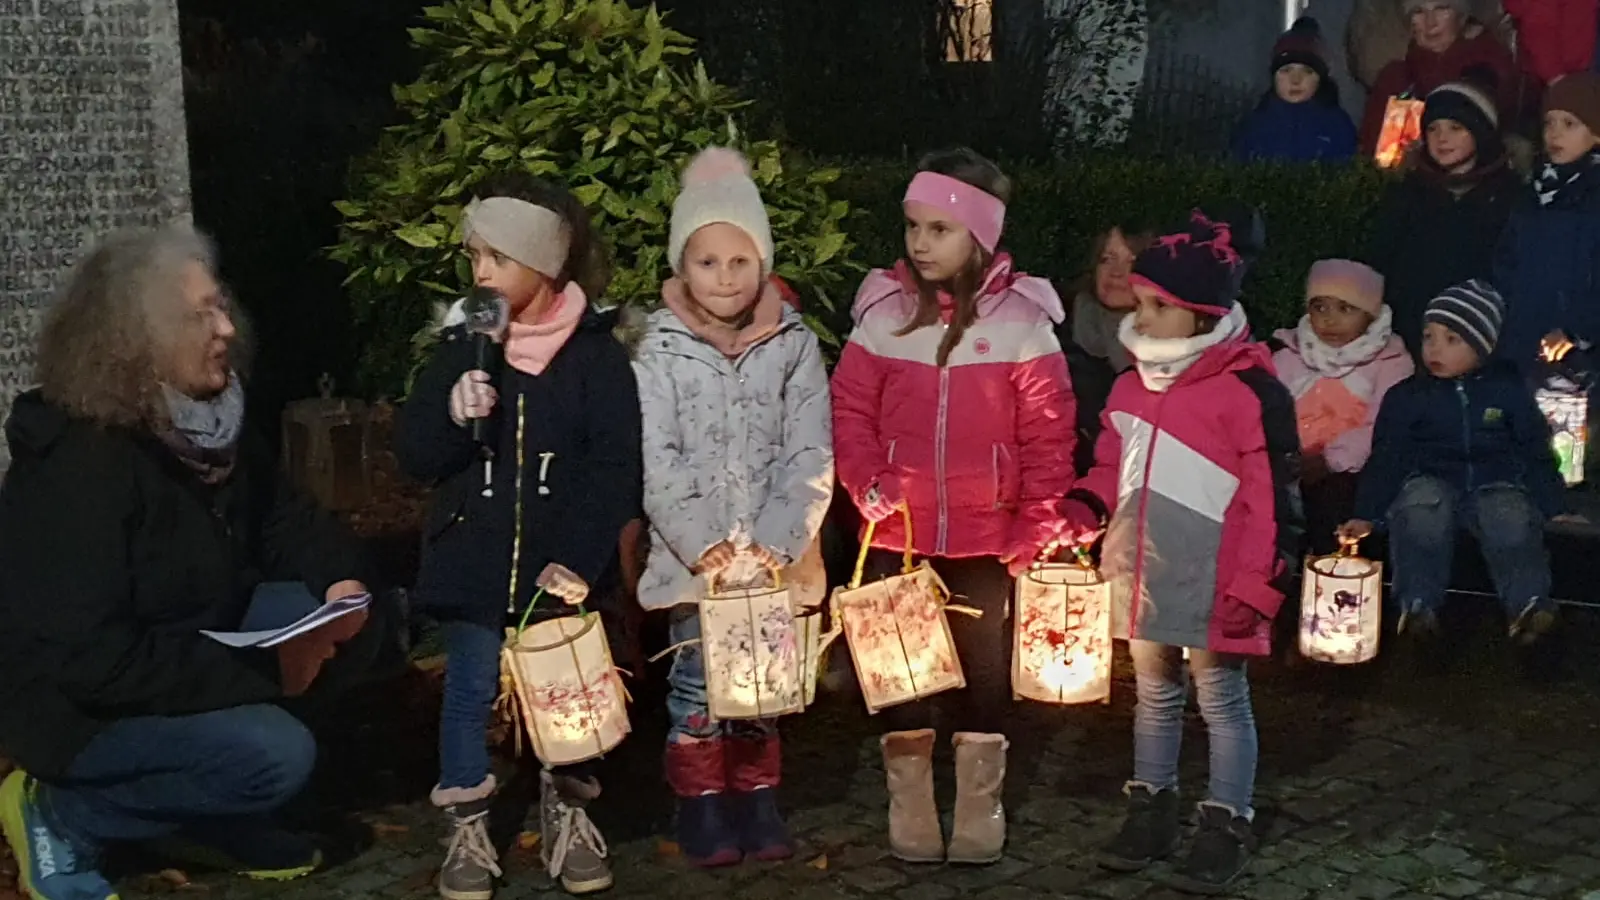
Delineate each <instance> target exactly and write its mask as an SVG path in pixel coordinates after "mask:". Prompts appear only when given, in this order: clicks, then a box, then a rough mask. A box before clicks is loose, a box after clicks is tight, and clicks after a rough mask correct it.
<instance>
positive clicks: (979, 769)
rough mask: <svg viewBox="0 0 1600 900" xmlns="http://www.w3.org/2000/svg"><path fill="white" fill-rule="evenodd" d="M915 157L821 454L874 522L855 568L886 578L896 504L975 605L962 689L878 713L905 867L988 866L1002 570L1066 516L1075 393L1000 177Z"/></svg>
mask: <svg viewBox="0 0 1600 900" xmlns="http://www.w3.org/2000/svg"><path fill="white" fill-rule="evenodd" d="M918 168H919V170H920V171H918V173H917V175H916V177H915V178H913V179H912V181H911V186H910V187H909V188H908V189H907V191H906V195H905V202H904V209H905V215H906V231H905V242H906V258H905V259H904V260H902V261H900V262H899V263H897V264H896V265H895V267H894V268H893V269H892V270H883V269H878V270H875V271H873V272H872V273H871V274H869V275H868V276H867V279H866V281H865V282H863V283H862V285H861V290H860V291H859V292H858V293H857V295H856V301H855V308H854V313H855V321H856V326H855V329H854V331H852V332H851V334H850V341H849V343H847V344H846V345H845V348H844V352H843V354H842V355H841V356H840V358H839V365H838V367H837V368H836V369H835V370H834V375H833V428H834V449H835V452H836V453H837V455H838V461H839V480H840V482H841V483H842V484H843V485H844V487H845V489H846V490H848V491H849V492H850V497H851V499H853V500H854V501H855V503H856V506H857V507H858V508H859V509H860V510H861V513H862V515H863V517H865V518H866V519H868V520H869V521H873V522H877V523H878V526H877V529H876V531H875V533H874V537H873V542H872V546H873V547H874V548H875V549H874V550H873V552H872V555H871V557H870V558H869V560H868V564H869V567H870V568H869V571H871V572H872V573H874V574H875V575H884V574H889V573H892V572H898V571H899V568H900V564H901V563H900V554H901V550H902V549H904V548H905V546H906V544H907V542H908V540H909V539H910V536H909V535H907V534H906V530H905V526H904V525H903V523H902V521H901V515H900V512H899V510H900V509H902V508H905V509H908V510H909V511H910V516H911V520H912V523H913V530H914V533H915V544H914V546H913V548H912V549H913V550H915V552H916V553H917V554H918V555H920V556H924V557H929V558H931V562H932V565H933V568H934V570H935V571H937V572H938V573H939V576H940V577H941V578H943V579H944V582H945V584H946V585H947V586H948V587H949V589H950V591H951V592H952V593H954V594H957V595H960V596H961V597H962V598H963V602H964V603H966V604H968V605H971V606H974V607H977V608H978V609H980V610H982V611H983V616H982V618H976V619H974V618H969V617H967V616H951V617H950V631H951V633H952V635H953V636H954V639H955V644H956V649H957V652H958V653H959V654H960V658H961V664H962V668H963V670H964V672H965V674H966V678H967V687H966V688H965V689H964V690H961V691H952V692H948V693H945V694H941V695H939V696H937V697H934V698H930V699H929V700H925V701H918V702H914V703H908V704H905V705H902V706H897V707H893V708H891V709H888V710H885V711H884V713H883V718H884V720H885V724H886V725H887V726H888V731H889V733H888V734H885V735H884V737H883V755H884V767H885V769H886V771H887V773H888V785H889V794H890V799H889V845H890V849H891V851H892V852H893V853H894V854H895V856H897V857H899V858H901V859H904V860H908V861H911V862H939V861H942V860H945V859H946V858H948V859H949V860H950V861H951V862H964V863H986V862H993V861H996V860H998V859H999V858H1000V856H1001V853H1002V851H1003V848H1004V845H1005V817H1004V812H1003V810H1002V808H1001V804H1000V791H1001V787H1002V786H1003V783H1004V779H1005V765H1006V748H1007V742H1006V738H1005V736H1004V733H1003V732H1004V726H1005V721H1006V710H1007V708H1008V707H1009V706H1010V701H1011V667H1010V656H1009V654H1010V649H1011V626H1010V617H1009V615H1008V614H1007V610H1008V607H1009V605H1010V599H1011V588H1012V581H1011V573H1013V572H1018V571H1021V570H1022V569H1025V568H1026V567H1027V566H1029V565H1030V564H1031V563H1032V562H1033V561H1034V560H1035V558H1037V557H1038V555H1039V553H1040V552H1041V550H1042V549H1043V548H1045V547H1046V546H1047V545H1050V544H1051V543H1052V542H1053V541H1054V540H1055V539H1056V538H1057V537H1058V536H1059V535H1060V534H1061V530H1062V528H1063V526H1064V524H1065V523H1063V522H1062V521H1061V519H1060V515H1059V512H1058V510H1057V501H1058V500H1059V498H1060V497H1061V496H1062V495H1063V494H1065V493H1066V491H1067V489H1068V488H1069V487H1071V485H1072V478H1073V474H1072V449H1073V441H1074V435H1073V399H1072V387H1071V385H1070V383H1069V382H1068V376H1067V363H1066V358H1065V357H1064V356H1063V355H1062V353H1061V346H1060V345H1059V344H1058V343H1057V342H1056V338H1055V334H1054V332H1053V331H1052V328H1053V325H1054V324H1055V323H1059V322H1060V321H1061V320H1062V318H1063V317H1064V312H1063V310H1062V308H1061V300H1060V298H1059V297H1057V296H1056V293H1055V291H1054V290H1053V289H1052V288H1051V287H1050V284H1049V282H1046V281H1044V280H1042V279H1038V278H1029V277H1027V276H1024V275H1021V274H1019V273H1017V272H1016V271H1015V270H1013V268H1012V264H1011V257H1010V256H1009V255H1007V254H1005V253H1002V252H999V242H1000V233H1001V230H1002V228H1003V226H1004V223H1005V204H1006V200H1007V199H1008V197H1009V196H1010V193H1011V184H1010V181H1009V180H1008V179H1007V178H1006V177H1005V176H1004V175H1002V174H1001V173H1000V170H999V169H997V168H996V167H995V165H994V164H993V163H991V162H989V161H988V160H986V159H984V158H983V157H981V156H979V155H978V154H976V153H973V152H972V151H970V150H965V149H962V150H954V151H950V152H947V153H936V154H933V155H930V156H928V157H926V158H924V159H923V160H922V163H921V165H920V166H919V167H918ZM1008 564H1009V566H1010V570H1011V571H1010V572H1008V571H1007V567H1008ZM936 707H941V708H942V711H943V712H945V713H946V714H947V715H946V718H945V721H944V724H946V725H948V726H949V727H951V728H953V729H954V731H955V734H954V736H953V738H952V741H953V743H954V744H955V749H956V791H957V798H956V809H955V826H954V829H953V831H952V833H951V837H950V844H949V849H948V853H947V852H946V848H945V844H944V840H943V835H942V834H941V833H940V828H939V812H938V809H937V808H936V807H935V805H934V799H933V759H932V754H933V745H934V731H933V725H934V711H935V708H936Z"/></svg>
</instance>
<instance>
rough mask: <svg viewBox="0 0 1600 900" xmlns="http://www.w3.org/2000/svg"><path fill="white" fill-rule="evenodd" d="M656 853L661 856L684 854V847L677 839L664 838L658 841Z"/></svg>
mask: <svg viewBox="0 0 1600 900" xmlns="http://www.w3.org/2000/svg"><path fill="white" fill-rule="evenodd" d="M656 855H657V856H660V857H671V856H682V855H683V848H682V847H679V846H678V844H677V842H676V841H668V840H662V841H658V842H657V843H656Z"/></svg>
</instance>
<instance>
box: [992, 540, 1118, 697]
mask: <svg viewBox="0 0 1600 900" xmlns="http://www.w3.org/2000/svg"><path fill="white" fill-rule="evenodd" d="M1015 635H1016V643H1015V646H1014V650H1013V652H1012V655H1011V690H1012V692H1013V693H1015V694H1016V695H1017V696H1018V697H1025V698H1027V699H1029V700H1038V701H1041V702H1044V703H1061V704H1069V703H1093V702H1095V701H1107V700H1110V699H1111V591H1110V587H1109V586H1108V585H1107V584H1106V583H1105V582H1104V581H1102V580H1101V579H1100V573H1099V572H1096V571H1095V570H1094V569H1093V568H1092V567H1091V566H1088V565H1084V564H1082V563H1075V564H1065V563H1045V564H1043V565H1039V566H1035V567H1034V568H1032V569H1030V570H1029V571H1028V573H1027V574H1025V575H1023V576H1022V577H1021V578H1019V579H1017V590H1016V625H1015Z"/></svg>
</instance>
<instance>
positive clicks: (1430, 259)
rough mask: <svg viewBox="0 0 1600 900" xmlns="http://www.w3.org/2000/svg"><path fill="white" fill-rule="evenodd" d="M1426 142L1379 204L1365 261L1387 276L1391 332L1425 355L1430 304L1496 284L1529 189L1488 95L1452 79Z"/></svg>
mask: <svg viewBox="0 0 1600 900" xmlns="http://www.w3.org/2000/svg"><path fill="white" fill-rule="evenodd" d="M1422 122H1423V128H1424V130H1425V134H1424V140H1423V141H1421V142H1419V143H1418V145H1417V147H1415V148H1414V149H1413V151H1412V155H1411V156H1410V157H1409V158H1408V160H1407V166H1408V171H1407V172H1406V175H1405V177H1404V179H1403V180H1401V181H1400V182H1398V183H1396V184H1393V185H1391V186H1390V187H1389V188H1388V190H1387V191H1386V192H1385V193H1384V196H1383V199H1382V201H1380V203H1379V206H1378V213H1377V220H1376V224H1375V226H1374V229H1373V233H1372V244H1371V250H1370V251H1369V252H1368V254H1367V258H1366V260H1365V262H1367V263H1368V264H1370V265H1371V266H1372V267H1373V268H1374V269H1377V270H1378V271H1379V272H1381V273H1382V274H1383V278H1384V293H1385V299H1386V300H1387V301H1388V303H1389V305H1390V306H1391V307H1393V309H1394V330H1395V333H1396V334H1398V335H1400V339H1401V340H1403V341H1405V344H1406V349H1408V350H1410V351H1411V353H1412V355H1413V356H1415V355H1417V354H1418V353H1419V352H1420V351H1421V348H1422V311H1423V309H1424V307H1426V305H1427V303H1428V301H1429V300H1431V299H1433V298H1434V297H1435V296H1436V295H1438V293H1439V292H1440V291H1442V290H1444V289H1445V288H1447V287H1450V286H1451V285H1455V284H1460V283H1461V282H1463V281H1466V280H1468V279H1470V278H1489V277H1490V276H1491V275H1492V274H1493V272H1492V268H1493V260H1494V249H1495V244H1496V243H1497V242H1498V241H1499V240H1500V233H1501V232H1502V231H1504V230H1505V226H1506V219H1507V218H1508V217H1509V216H1510V215H1511V204H1512V201H1513V199H1514V198H1515V197H1516V195H1517V194H1518V193H1519V192H1520V191H1521V190H1522V186H1521V184H1520V183H1519V182H1518V180H1517V176H1516V175H1515V174H1514V173H1513V172H1512V171H1511V170H1510V169H1509V167H1508V161H1507V156H1506V149H1505V143H1504V141H1502V140H1501V139H1500V132H1499V116H1498V114H1497V113H1496V111H1495V105H1494V101H1493V99H1491V96H1490V93H1489V92H1488V91H1487V90H1485V89H1483V88H1482V87H1479V86H1476V85H1474V84H1470V83H1467V82H1453V83H1450V84H1446V85H1444V86H1443V87H1440V88H1438V89H1437V90H1435V91H1434V92H1433V93H1431V94H1429V95H1428V102H1427V105H1426V106H1425V107H1424V111H1423V116H1422Z"/></svg>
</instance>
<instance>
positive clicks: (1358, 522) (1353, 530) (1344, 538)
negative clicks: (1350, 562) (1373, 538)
mask: <svg viewBox="0 0 1600 900" xmlns="http://www.w3.org/2000/svg"><path fill="white" fill-rule="evenodd" d="M1371 534H1372V523H1371V522H1368V521H1367V520H1366V519H1351V520H1350V521H1348V522H1346V523H1344V524H1343V525H1340V526H1339V527H1338V528H1335V529H1334V531H1333V535H1334V537H1337V538H1338V539H1339V543H1341V544H1345V545H1349V544H1355V543H1359V542H1361V541H1363V540H1365V539H1366V538H1367V537H1368V536H1370V535H1371Z"/></svg>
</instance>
